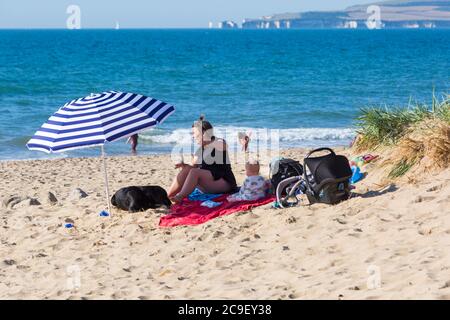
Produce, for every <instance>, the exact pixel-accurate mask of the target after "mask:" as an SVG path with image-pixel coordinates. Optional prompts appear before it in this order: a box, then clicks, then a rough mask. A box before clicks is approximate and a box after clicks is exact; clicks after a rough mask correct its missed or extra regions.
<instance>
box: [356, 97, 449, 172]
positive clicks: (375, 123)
mask: <svg viewBox="0 0 450 320" xmlns="http://www.w3.org/2000/svg"><path fill="white" fill-rule="evenodd" d="M357 132H358V137H357V139H356V142H355V148H356V150H357V151H362V150H373V149H375V148H377V147H381V146H385V147H392V148H395V149H393V150H392V156H391V157H390V159H389V161H388V162H390V163H391V164H392V169H391V171H390V173H389V177H390V178H398V177H401V176H403V175H404V174H406V173H407V172H408V171H409V170H410V169H411V168H412V167H413V166H415V165H416V164H419V163H422V164H423V165H424V166H426V167H435V168H446V167H448V165H449V163H450V96H449V95H445V96H443V98H442V99H441V100H438V99H436V98H435V97H433V102H432V105H431V106H427V105H421V104H416V105H413V106H411V105H410V106H408V107H406V108H398V107H397V108H387V107H367V108H363V109H361V113H360V116H359V117H358V118H357ZM424 159H426V161H423V160H424Z"/></svg>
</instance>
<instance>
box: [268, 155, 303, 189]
mask: <svg viewBox="0 0 450 320" xmlns="http://www.w3.org/2000/svg"><path fill="white" fill-rule="evenodd" d="M269 167H270V183H271V185H272V190H273V192H275V191H276V190H277V187H278V185H279V184H280V182H281V181H283V180H286V179H288V178H292V177H302V175H303V166H302V165H301V164H300V162H298V161H296V160H293V159H288V158H277V159H275V160H273V161H272V162H271V163H270V166H269ZM283 193H284V190H283Z"/></svg>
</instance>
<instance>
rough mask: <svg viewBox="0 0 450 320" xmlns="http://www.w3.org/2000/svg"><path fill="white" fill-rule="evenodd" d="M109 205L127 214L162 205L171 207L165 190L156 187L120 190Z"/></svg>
mask: <svg viewBox="0 0 450 320" xmlns="http://www.w3.org/2000/svg"><path fill="white" fill-rule="evenodd" d="M111 203H112V205H113V206H115V207H118V208H119V209H122V210H128V211H129V212H138V211H145V210H147V209H155V208H158V207H160V206H163V205H164V206H167V207H168V208H170V206H171V205H172V203H171V202H170V200H169V197H168V196H167V192H166V190H164V189H163V188H161V187H158V186H148V187H127V188H122V189H120V190H119V191H117V192H116V193H115V194H114V196H113V197H112V198H111Z"/></svg>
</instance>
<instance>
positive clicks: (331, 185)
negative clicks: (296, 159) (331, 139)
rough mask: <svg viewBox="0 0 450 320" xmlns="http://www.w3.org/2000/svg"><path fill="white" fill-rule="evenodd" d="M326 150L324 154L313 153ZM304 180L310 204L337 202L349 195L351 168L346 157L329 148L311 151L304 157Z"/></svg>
mask: <svg viewBox="0 0 450 320" xmlns="http://www.w3.org/2000/svg"><path fill="white" fill-rule="evenodd" d="M322 151H328V154H326V155H324V156H318V157H312V155H313V154H315V153H318V152H322ZM303 164H304V180H305V182H306V192H305V193H306V195H307V197H308V200H309V202H310V203H311V204H313V203H326V204H337V203H339V202H341V201H344V200H347V199H348V198H349V197H350V178H351V177H352V169H351V168H350V164H349V161H348V159H347V158H346V157H345V156H342V155H336V153H335V152H334V151H333V150H332V149H330V148H320V149H316V150H313V151H311V152H310V153H309V154H308V155H307V156H306V157H305V159H304V163H303Z"/></svg>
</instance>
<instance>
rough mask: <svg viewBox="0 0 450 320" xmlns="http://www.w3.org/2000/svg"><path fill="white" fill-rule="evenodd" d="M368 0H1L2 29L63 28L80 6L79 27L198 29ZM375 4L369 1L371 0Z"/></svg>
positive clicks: (345, 5)
mask: <svg viewBox="0 0 450 320" xmlns="http://www.w3.org/2000/svg"><path fill="white" fill-rule="evenodd" d="M369 2H371V1H369V0H320V1H318V0H126V1H125V0H70V1H66V0H37V1H36V0H0V28H65V26H66V19H67V17H68V14H67V13H66V8H67V7H68V6H69V5H71V4H76V5H78V6H80V8H81V14H82V16H81V19H82V20H81V23H82V27H83V28H112V27H113V26H114V25H115V22H116V21H119V22H120V25H121V27H123V28H171V27H174V28H196V27H207V25H208V22H209V21H213V22H215V23H217V22H219V21H222V20H228V19H229V20H234V21H236V22H241V21H242V19H244V18H256V17H260V16H262V15H269V14H272V13H284V12H299V11H307V10H333V9H343V8H345V7H347V6H350V5H354V4H361V3H369ZM372 2H373V1H372Z"/></svg>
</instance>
